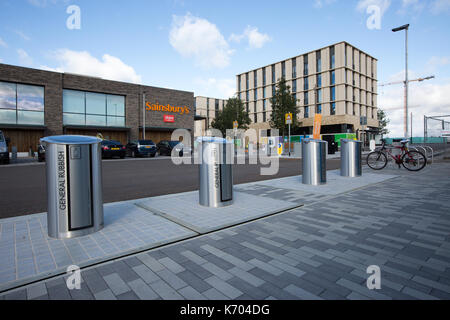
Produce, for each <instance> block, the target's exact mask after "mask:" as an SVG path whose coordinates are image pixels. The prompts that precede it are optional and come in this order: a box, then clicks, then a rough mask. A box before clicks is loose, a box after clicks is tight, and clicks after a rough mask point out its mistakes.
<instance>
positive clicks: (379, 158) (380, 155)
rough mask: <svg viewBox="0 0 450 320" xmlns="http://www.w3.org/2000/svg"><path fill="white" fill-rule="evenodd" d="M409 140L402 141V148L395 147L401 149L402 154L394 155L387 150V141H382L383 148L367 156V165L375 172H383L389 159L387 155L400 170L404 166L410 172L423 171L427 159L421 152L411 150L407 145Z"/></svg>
mask: <svg viewBox="0 0 450 320" xmlns="http://www.w3.org/2000/svg"><path fill="white" fill-rule="evenodd" d="M408 142H409V140H402V141H401V144H402V145H401V146H398V147H395V148H397V149H401V151H402V152H401V154H398V155H393V154H392V153H391V152H390V151H389V149H388V148H386V141H385V140H382V145H381V148H380V149H378V150H375V151H373V152H371V153H369V154H368V155H367V165H368V166H369V167H370V168H371V169H373V170H381V169H383V168H384V167H386V165H387V163H388V158H387V156H386V154H388V155H390V156H391V158H392V159H393V160H394V161H395V163H396V164H397V165H398V167H399V169H400V165H403V167H405V169H407V170H409V171H419V170H422V169H423V168H424V167H425V166H426V164H427V157H426V156H425V155H424V154H423V153H422V152H420V151H415V150H409V149H408V147H407V146H406V144H407V143H408Z"/></svg>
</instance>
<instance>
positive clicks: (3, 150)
mask: <svg viewBox="0 0 450 320" xmlns="http://www.w3.org/2000/svg"><path fill="white" fill-rule="evenodd" d="M8 144H9V140H8V138H5V136H4V135H3V132H2V131H1V130H0V163H6V164H8V163H9V150H8Z"/></svg>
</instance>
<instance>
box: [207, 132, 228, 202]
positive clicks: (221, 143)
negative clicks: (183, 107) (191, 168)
mask: <svg viewBox="0 0 450 320" xmlns="http://www.w3.org/2000/svg"><path fill="white" fill-rule="evenodd" d="M199 141H200V143H201V146H200V148H199V156H200V157H201V158H200V159H201V163H200V168H199V183H200V188H199V203H200V205H202V206H206V207H214V208H217V207H225V206H228V205H231V204H232V203H233V170H232V168H233V167H232V157H233V148H232V143H227V141H226V140H225V139H223V138H215V137H202V138H200V139H199Z"/></svg>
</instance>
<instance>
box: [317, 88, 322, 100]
mask: <svg viewBox="0 0 450 320" xmlns="http://www.w3.org/2000/svg"><path fill="white" fill-rule="evenodd" d="M320 102H322V89H318V90H317V103H320Z"/></svg>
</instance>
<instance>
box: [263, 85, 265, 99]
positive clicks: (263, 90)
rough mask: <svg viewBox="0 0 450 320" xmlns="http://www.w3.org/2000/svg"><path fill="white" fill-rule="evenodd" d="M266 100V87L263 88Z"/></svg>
mask: <svg viewBox="0 0 450 320" xmlns="http://www.w3.org/2000/svg"><path fill="white" fill-rule="evenodd" d="M265 98H266V87H263V99H265Z"/></svg>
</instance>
